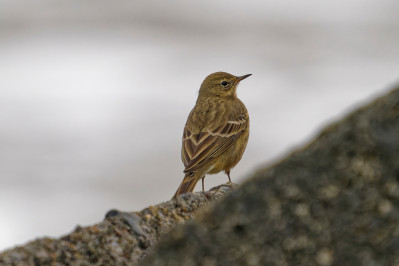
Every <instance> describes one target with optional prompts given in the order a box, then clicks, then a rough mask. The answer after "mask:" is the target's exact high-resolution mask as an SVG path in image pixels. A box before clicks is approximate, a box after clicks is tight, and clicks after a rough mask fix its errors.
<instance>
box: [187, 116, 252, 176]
mask: <svg viewBox="0 0 399 266" xmlns="http://www.w3.org/2000/svg"><path fill="white" fill-rule="evenodd" d="M247 126H248V120H247V118H246V115H245V114H241V115H240V116H238V117H236V119H231V120H229V121H226V122H225V123H224V124H223V125H221V126H219V127H217V128H215V129H213V130H208V131H202V132H199V133H197V134H192V132H191V131H190V129H189V128H188V127H187V126H186V127H185V128H184V133H183V145H182V160H183V163H184V166H185V169H184V173H189V172H193V171H196V170H198V169H199V168H201V167H202V166H203V165H205V164H207V163H208V162H210V161H212V160H213V159H215V158H216V157H218V156H219V155H221V154H222V153H223V152H225V151H226V150H227V149H228V148H229V147H231V146H232V145H233V144H234V143H235V141H236V140H237V139H238V137H239V136H240V135H241V134H243V132H244V130H245V129H246V128H247Z"/></svg>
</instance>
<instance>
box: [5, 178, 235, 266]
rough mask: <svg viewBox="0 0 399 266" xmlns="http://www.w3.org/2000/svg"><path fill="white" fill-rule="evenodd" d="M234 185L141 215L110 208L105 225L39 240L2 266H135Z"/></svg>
mask: <svg viewBox="0 0 399 266" xmlns="http://www.w3.org/2000/svg"><path fill="white" fill-rule="evenodd" d="M236 186H237V185H235V184H232V183H228V184H226V185H223V186H219V187H216V188H213V189H211V190H210V191H208V192H197V193H187V194H183V195H182V196H180V197H178V198H177V199H175V200H171V201H168V202H165V203H161V204H159V205H156V206H150V207H148V208H146V209H144V210H142V211H141V212H121V211H118V210H111V211H109V212H108V213H107V214H106V218H105V220H104V221H103V222H101V223H99V224H96V225H93V226H88V227H80V226H78V227H77V228H76V229H75V230H74V231H73V232H72V233H70V234H68V235H66V236H64V237H62V238H60V239H50V238H43V239H38V240H36V241H32V242H30V243H28V244H26V245H24V246H21V247H16V248H13V249H10V250H7V251H4V252H3V253H0V265H7V266H8V265H18V266H19V265H21V266H22V265H35V266H36V265H57V266H58V265H82V266H83V265H136V264H137V262H138V260H139V259H140V258H142V257H143V256H144V255H145V254H146V253H147V251H148V249H149V248H150V247H152V246H154V244H155V243H156V242H157V241H158V239H159V237H160V236H161V235H162V234H164V233H167V232H168V231H169V230H170V229H171V228H173V227H175V226H176V224H181V223H184V222H186V221H188V220H191V219H192V218H193V217H194V215H195V214H196V212H197V211H198V210H199V209H200V208H204V207H205V206H207V205H208V204H209V203H210V202H211V201H214V200H217V199H219V198H221V197H223V196H225V195H226V194H227V193H228V192H230V191H231V190H232V189H233V188H234V187H236ZM0 237H1V236H0Z"/></svg>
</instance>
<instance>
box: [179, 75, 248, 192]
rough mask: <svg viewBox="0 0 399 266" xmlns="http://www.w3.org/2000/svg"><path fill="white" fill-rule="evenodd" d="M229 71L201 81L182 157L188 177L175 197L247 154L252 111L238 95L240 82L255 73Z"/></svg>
mask: <svg viewBox="0 0 399 266" xmlns="http://www.w3.org/2000/svg"><path fill="white" fill-rule="evenodd" d="M251 75H252V74H247V75H243V76H234V75H232V74H229V73H226V72H215V73H213V74H210V75H208V76H207V77H206V78H205V79H204V81H203V82H202V84H201V87H200V89H199V92H198V98H197V101H196V103H195V106H194V108H193V109H192V110H191V112H190V114H189V116H188V118H187V122H186V124H185V126H184V130H183V138H182V149H181V157H182V161H183V164H184V171H183V172H184V178H183V181H182V182H181V184H180V186H179V188H178V189H177V191H176V193H175V194H174V196H173V198H172V199H175V198H176V197H177V196H178V195H181V194H183V193H187V192H192V191H193V190H194V188H195V186H196V184H197V182H198V181H199V180H200V179H202V191H204V178H205V176H206V175H207V174H217V173H219V172H221V171H224V172H225V173H226V174H227V177H228V178H229V181H230V182H231V178H230V170H231V169H232V168H233V167H235V166H236V165H237V163H238V162H239V161H240V160H241V157H242V155H243V154H244V151H245V148H246V146H247V143H248V138H249V115H248V110H247V108H246V107H245V105H244V103H243V102H242V101H241V100H240V99H238V97H237V86H238V84H239V83H240V82H241V81H242V80H244V79H246V78H248V77H249V76H251Z"/></svg>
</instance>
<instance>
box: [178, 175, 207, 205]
mask: <svg viewBox="0 0 399 266" xmlns="http://www.w3.org/2000/svg"><path fill="white" fill-rule="evenodd" d="M200 179H201V178H198V177H197V176H196V175H194V176H189V175H188V174H187V175H185V176H184V178H183V181H182V182H181V184H180V186H179V188H178V189H177V191H176V193H175V195H174V196H173V198H172V199H175V198H176V197H177V196H179V195H180V194H183V193H187V192H192V191H193V190H194V188H195V185H196V184H197V182H198V181H199V180H200Z"/></svg>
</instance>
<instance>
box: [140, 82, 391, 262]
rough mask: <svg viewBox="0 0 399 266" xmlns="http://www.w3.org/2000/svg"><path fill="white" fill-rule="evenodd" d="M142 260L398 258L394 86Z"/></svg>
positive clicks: (177, 231) (180, 229)
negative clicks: (387, 92) (386, 93)
mask: <svg viewBox="0 0 399 266" xmlns="http://www.w3.org/2000/svg"><path fill="white" fill-rule="evenodd" d="M141 265H143V266H145V265H171V266H172V265H173V266H175V265H220V266H223V265H226V266H227V265H228V266H234V265H274V266H278V265H295V266H297V265H306V266H308V265H327V266H329V265H337V266H338V265H339V266H345V265H348V266H356V265H367V266H379V265H381V266H386V265H399V88H398V89H396V90H394V91H392V92H391V93H390V94H388V95H386V96H384V97H381V98H379V99H377V100H375V101H374V102H372V103H370V104H369V105H367V106H364V107H362V108H360V109H358V110H357V111H355V112H353V113H352V114H350V115H349V116H347V117H346V118H344V119H343V120H341V121H338V122H336V123H334V124H332V125H330V126H329V127H327V128H326V129H325V130H324V131H322V132H321V133H320V134H319V136H318V137H317V138H316V139H315V140H314V141H312V142H311V143H310V144H308V145H307V146H305V147H303V148H302V149H299V150H297V151H295V152H293V153H292V154H290V155H289V156H288V157H287V158H285V159H284V160H281V161H280V162H278V163H276V164H275V165H272V166H271V167H268V168H266V169H263V170H260V171H258V172H257V173H256V174H255V176H254V177H252V178H250V179H249V180H248V181H247V182H245V183H244V184H243V185H242V186H240V188H239V189H237V190H235V191H233V192H232V193H231V194H229V195H228V196H227V197H226V198H224V199H223V200H221V201H220V202H218V203H217V204H215V205H214V206H213V207H212V208H211V209H210V210H208V211H207V212H205V213H203V214H201V215H199V216H198V217H197V218H196V219H195V220H194V221H192V222H190V223H188V224H185V225H183V226H178V227H177V228H175V229H173V230H172V231H170V232H169V233H168V234H166V235H164V237H163V238H162V239H161V241H160V242H159V243H158V245H157V246H156V247H155V248H154V249H153V251H152V252H151V253H150V254H149V255H148V256H147V257H146V258H144V260H143V261H142V262H141Z"/></svg>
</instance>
